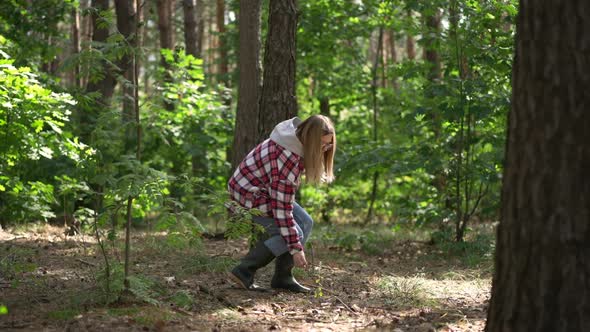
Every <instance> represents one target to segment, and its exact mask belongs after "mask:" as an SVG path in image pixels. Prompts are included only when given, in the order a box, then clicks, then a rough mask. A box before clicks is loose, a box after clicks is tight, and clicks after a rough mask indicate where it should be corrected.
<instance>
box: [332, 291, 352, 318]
mask: <svg viewBox="0 0 590 332" xmlns="http://www.w3.org/2000/svg"><path fill="white" fill-rule="evenodd" d="M334 297H335V298H336V300H338V301H340V303H342V305H344V307H345V308H346V309H348V311H350V312H352V313H353V314H355V315H358V312H356V311H354V310H352V308H350V307H349V306H348V304H346V303H344V301H342V300H341V299H340V298H339V297H338V296H336V295H334Z"/></svg>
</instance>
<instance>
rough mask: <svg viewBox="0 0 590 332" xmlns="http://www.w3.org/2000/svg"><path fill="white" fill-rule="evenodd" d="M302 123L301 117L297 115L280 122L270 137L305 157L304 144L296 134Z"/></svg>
mask: <svg viewBox="0 0 590 332" xmlns="http://www.w3.org/2000/svg"><path fill="white" fill-rule="evenodd" d="M300 123H301V119H299V118H297V117H295V118H292V119H289V120H285V121H283V122H281V123H279V124H278V125H276V127H275V129H273V131H272V133H270V139H271V140H273V141H274V142H275V143H277V144H278V145H280V146H282V147H284V148H285V149H287V150H289V151H291V152H293V153H295V154H297V155H299V156H300V157H303V144H301V141H299V139H298V138H297V135H296V134H295V131H296V129H297V126H298V125H299V124H300Z"/></svg>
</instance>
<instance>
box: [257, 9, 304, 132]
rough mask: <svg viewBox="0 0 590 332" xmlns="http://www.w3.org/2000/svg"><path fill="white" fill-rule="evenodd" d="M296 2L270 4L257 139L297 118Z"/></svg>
mask: <svg viewBox="0 0 590 332" xmlns="http://www.w3.org/2000/svg"><path fill="white" fill-rule="evenodd" d="M296 6H297V4H296V0H284V1H271V2H270V5H269V18H268V35H267V37H266V45H265V49H264V66H263V67H264V77H263V80H262V81H263V86H262V97H261V103H260V114H259V116H258V121H259V123H258V128H259V130H258V135H259V136H258V137H259V139H264V138H266V137H268V135H269V134H270V132H271V131H272V129H273V128H274V126H275V125H276V124H277V123H279V122H281V121H283V120H286V119H289V118H292V117H294V116H296V115H297V98H296V96H295V56H296V39H295V38H296V36H295V32H296V29H297V7H296Z"/></svg>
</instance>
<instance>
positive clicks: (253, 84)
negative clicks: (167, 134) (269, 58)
mask: <svg viewBox="0 0 590 332" xmlns="http://www.w3.org/2000/svg"><path fill="white" fill-rule="evenodd" d="M261 7H262V1H261V0H240V12H239V20H238V24H239V43H240V44H239V47H238V70H239V82H238V109H237V111H236V126H235V131H234V144H233V145H232V146H233V149H232V158H231V164H232V169H234V168H235V167H236V166H237V165H238V164H239V163H240V161H241V160H242V159H243V158H244V157H245V156H246V154H247V153H248V152H249V151H250V149H252V148H253V147H254V146H255V145H256V143H257V142H258V111H259V106H258V102H259V99H260V93H261V88H262V87H261V83H262V81H261V76H260V75H261V72H262V71H261V68H260V47H261V41H260V17H261V16H260V15H261Z"/></svg>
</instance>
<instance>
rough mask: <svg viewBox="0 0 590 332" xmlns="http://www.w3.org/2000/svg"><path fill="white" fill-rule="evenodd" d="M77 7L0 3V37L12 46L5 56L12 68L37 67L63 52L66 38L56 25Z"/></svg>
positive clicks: (48, 1) (58, 2)
mask: <svg viewBox="0 0 590 332" xmlns="http://www.w3.org/2000/svg"><path fill="white" fill-rule="evenodd" d="M77 5H78V1H76V0H35V1H34V2H31V1H26V0H9V1H1V2H0V35H3V36H5V37H6V38H8V39H10V40H12V41H13V42H14V45H11V46H10V48H9V53H10V54H13V55H14V58H15V60H16V66H32V65H33V66H34V65H40V64H43V63H46V62H49V61H51V60H53V59H54V57H55V56H56V55H57V54H59V53H61V52H63V49H64V48H66V47H68V45H67V41H68V39H69V36H67V35H65V33H64V31H63V30H60V29H59V28H58V25H59V23H60V22H62V21H63V20H64V18H65V16H66V14H67V13H69V12H70V11H71V10H72V9H73V8H74V7H75V6H77ZM48 40H53V43H49V42H48ZM0 44H1V43H0Z"/></svg>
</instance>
